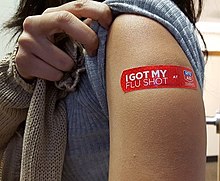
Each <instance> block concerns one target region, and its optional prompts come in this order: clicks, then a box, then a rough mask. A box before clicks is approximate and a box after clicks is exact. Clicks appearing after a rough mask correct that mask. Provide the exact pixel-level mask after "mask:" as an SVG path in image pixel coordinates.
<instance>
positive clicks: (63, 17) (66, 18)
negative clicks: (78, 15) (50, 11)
mask: <svg viewBox="0 0 220 181" xmlns="http://www.w3.org/2000/svg"><path fill="white" fill-rule="evenodd" d="M72 20H73V15H72V14H71V13H69V12H67V11H60V12H58V13H57V17H56V21H57V22H58V23H61V24H68V23H70V22H71V21H72Z"/></svg>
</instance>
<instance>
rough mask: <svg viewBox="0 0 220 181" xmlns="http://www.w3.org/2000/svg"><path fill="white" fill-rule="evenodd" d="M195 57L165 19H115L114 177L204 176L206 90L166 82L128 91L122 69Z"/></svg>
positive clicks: (111, 68) (111, 85)
mask: <svg viewBox="0 0 220 181" xmlns="http://www.w3.org/2000/svg"><path fill="white" fill-rule="evenodd" d="M146 65H148V66H149V65H152V66H153V65H177V66H185V67H189V68H191V66H190V63H189V61H188V59H187V58H186V56H185V54H184V53H183V51H182V49H181V48H180V47H179V45H178V43H177V42H176V41H175V39H174V38H173V37H172V35H171V34H170V33H169V32H168V31H167V30H166V29H165V28H164V27H163V26H162V25H160V24H159V23H157V22H155V21H153V20H151V19H149V18H146V17H142V16H138V15H121V16H119V17H118V18H116V20H115V21H114V22H113V24H112V26H111V30H110V33H109V38H108V43H107V65H106V66H107V67H106V71H107V73H106V76H107V95H108V106H109V116H110V172H109V181H131V180H132V181H133V180H135V181H146V180H150V181H159V180H163V181H176V180H178V181H186V180H187V181H204V180H205V176H204V174H205V148H206V141H205V137H206V135H205V134H206V133H205V121H204V119H205V116H204V108H203V101H202V95H201V90H200V88H199V86H198V88H197V90H192V89H181V88H162V89H146V90H139V91H133V92H129V93H124V92H123V91H122V89H121V86H120V78H121V74H122V71H123V70H125V69H129V68H134V67H140V66H146Z"/></svg>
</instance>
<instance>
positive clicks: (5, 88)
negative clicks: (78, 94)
mask: <svg viewBox="0 0 220 181" xmlns="http://www.w3.org/2000/svg"><path fill="white" fill-rule="evenodd" d="M64 38H65V43H63V42H64V41H63V40H64ZM57 46H62V48H64V49H65V51H66V52H67V53H68V54H69V55H70V56H71V57H72V59H73V61H74V63H75V66H74V71H75V73H72V72H70V73H69V72H67V73H66V75H64V77H63V79H62V80H61V81H60V82H56V83H55V84H54V83H53V82H47V81H44V80H41V79H38V80H37V81H36V84H35V85H30V84H27V83H26V82H25V81H24V80H23V79H22V78H20V76H19V75H18V73H17V71H16V68H15V63H14V59H15V55H16V52H17V47H16V48H15V51H14V52H13V53H11V54H9V55H7V56H6V57H5V58H4V59H3V60H2V61H1V64H0V72H1V74H0V77H1V79H0V86H1V88H2V89H1V91H0V110H1V115H0V120H1V122H0V140H1V142H0V159H1V160H2V162H1V170H0V172H1V173H0V175H1V177H0V178H1V179H2V180H7V181H10V180H19V179H20V180H22V181H25V180H27V181H30V180H61V175H62V168H63V160H64V154H65V147H66V140H67V137H66V109H65V103H64V101H63V100H62V98H63V97H64V96H65V95H66V94H67V92H68V91H73V90H74V89H75V87H76V84H77V82H78V81H79V74H80V72H83V71H84V70H85V68H84V63H83V61H84V55H83V51H82V47H81V46H79V44H75V43H72V41H70V40H69V39H66V37H62V39H60V40H59V42H58V43H57ZM70 50H71V51H70ZM61 90H62V91H61ZM25 120H26V124H25V130H24V134H23V133H22V132H23V131H22V126H20V125H21V124H22V122H24V121H25ZM20 127H21V128H20ZM20 130H21V131H20ZM22 141H23V145H22ZM6 145H7V148H6ZM5 148H6V150H5ZM4 150H5V153H4ZM21 155H22V157H21Z"/></svg>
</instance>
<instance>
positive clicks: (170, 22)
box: [62, 0, 204, 181]
mask: <svg viewBox="0 0 220 181" xmlns="http://www.w3.org/2000/svg"><path fill="white" fill-rule="evenodd" d="M105 3H107V4H108V5H109V7H110V8H111V9H112V10H113V13H114V14H115V15H117V14H119V13H135V14H140V15H143V16H146V17H149V18H152V19H154V20H156V21H158V22H159V23H161V24H162V25H163V26H165V27H166V28H167V29H168V30H169V31H170V33H171V34H172V35H173V36H174V37H175V39H176V41H177V42H178V43H179V45H180V46H181V48H182V49H183V51H184V52H185V54H186V56H187V57H188V59H189V61H190V63H191V65H192V67H193V69H194V71H195V74H196V77H197V79H198V82H199V85H200V87H201V88H202V86H203V74H204V60H203V56H202V52H201V50H200V47H199V44H198V40H197V37H196V35H195V30H194V27H193V26H192V24H191V23H190V22H189V20H188V19H187V18H186V17H185V15H184V14H183V13H182V12H181V11H180V10H179V9H178V8H177V7H176V6H175V5H174V4H173V3H172V2H171V1H170V0H107V1H105ZM93 28H94V30H95V31H96V32H97V33H98V36H99V39H100V45H99V49H98V54H97V56H96V57H92V58H91V57H86V62H85V66H86V73H85V74H83V75H82V77H81V80H80V83H79V85H78V89H77V90H76V91H75V92H73V93H71V94H69V96H68V97H67V98H66V105H67V112H68V146H67V149H66V155H65V163H64V169H63V179H62V180H64V181H70V180H71V181H72V180H74V181H107V180H108V161H109V127H108V107H107V99H106V87H105V43H106V35H107V31H106V30H105V29H104V28H102V27H101V26H99V25H98V24H94V26H93Z"/></svg>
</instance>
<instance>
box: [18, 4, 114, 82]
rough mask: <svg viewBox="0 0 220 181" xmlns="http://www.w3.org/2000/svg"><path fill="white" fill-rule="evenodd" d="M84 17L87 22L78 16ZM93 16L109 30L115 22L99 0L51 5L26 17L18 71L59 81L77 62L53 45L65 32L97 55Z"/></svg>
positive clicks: (28, 76)
mask: <svg viewBox="0 0 220 181" xmlns="http://www.w3.org/2000/svg"><path fill="white" fill-rule="evenodd" d="M82 17H83V18H87V19H86V21H85V22H87V23H84V22H82V21H81V20H80V19H79V18H82ZM91 19H92V20H96V21H98V22H99V23H100V24H101V25H102V26H103V27H104V28H106V29H108V27H109V26H110V24H111V21H112V16H111V11H110V9H109V8H108V6H107V5H106V4H103V3H100V2H96V1H90V0H77V1H73V2H70V3H66V4H63V5H61V6H59V7H54V8H48V9H47V10H45V11H44V13H43V14H42V15H36V16H29V17H27V18H26V19H25V21H24V23H23V32H22V34H21V36H20V37H19V40H18V45H19V48H18V52H17V55H16V59H15V61H16V68H17V70H18V72H19V74H20V75H21V76H22V77H23V78H24V79H28V80H31V79H34V78H36V77H38V78H42V79H45V80H49V81H58V80H60V79H61V78H62V76H63V72H65V71H69V70H71V69H72V67H73V64H74V63H73V61H72V59H71V58H70V56H69V55H67V54H66V53H65V52H64V51H62V50H61V49H59V48H58V47H56V46H55V45H54V44H53V41H54V40H53V38H54V34H56V33H62V32H65V33H66V34H67V35H68V36H70V37H71V38H72V39H73V40H76V41H77V42H79V43H81V44H82V45H83V46H84V47H85V49H86V51H87V53H88V55H90V56H92V55H94V54H95V53H96V50H97V48H98V37H97V35H96V33H95V32H94V31H93V30H92V29H91V28H90V27H89V26H88V25H87V24H88V22H90V20H91Z"/></svg>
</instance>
